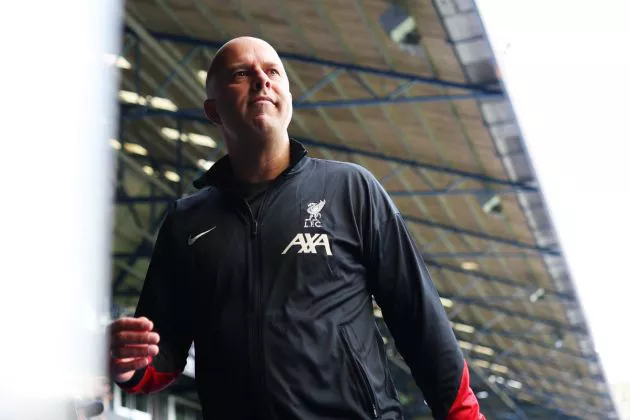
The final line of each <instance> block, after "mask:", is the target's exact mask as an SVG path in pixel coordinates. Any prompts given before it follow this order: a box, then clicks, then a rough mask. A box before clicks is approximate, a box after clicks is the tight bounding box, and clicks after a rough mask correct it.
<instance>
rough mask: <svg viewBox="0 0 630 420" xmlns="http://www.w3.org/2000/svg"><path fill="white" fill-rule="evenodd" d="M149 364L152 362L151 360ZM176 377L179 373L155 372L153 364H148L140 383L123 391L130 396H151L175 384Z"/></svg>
mask: <svg viewBox="0 0 630 420" xmlns="http://www.w3.org/2000/svg"><path fill="white" fill-rule="evenodd" d="M151 362H153V360H152V358H151ZM178 376H179V372H171V373H164V372H158V371H157V370H155V367H154V366H153V364H149V366H148V367H147V368H146V369H145V371H144V375H143V376H142V379H140V382H138V383H137V384H136V385H134V386H132V387H130V388H124V389H125V391H127V392H129V393H131V394H151V393H154V392H159V391H161V390H163V389H164V388H166V387H167V386H169V385H170V384H172V383H173V382H175V380H176V379H177V377H178Z"/></svg>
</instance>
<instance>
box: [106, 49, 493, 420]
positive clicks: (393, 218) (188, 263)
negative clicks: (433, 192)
mask: <svg viewBox="0 0 630 420" xmlns="http://www.w3.org/2000/svg"><path fill="white" fill-rule="evenodd" d="M207 92H208V98H209V99H208V100H207V101H206V102H205V104H204V109H205V113H206V115H207V117H208V119H209V120H210V121H212V122H213V123H214V124H217V125H218V126H219V127H220V128H221V131H222V134H223V137H224V139H225V143H226V145H227V149H228V155H227V156H226V157H224V158H222V159H220V160H219V161H218V162H217V163H216V164H215V165H214V166H213V167H212V168H211V169H210V170H209V171H208V172H206V173H205V174H204V175H203V176H202V177H200V178H199V179H197V180H196V181H195V186H196V187H198V188H199V189H200V191H198V192H197V193H195V194H193V195H191V196H189V197H186V198H182V199H180V200H178V201H177V202H176V203H175V205H174V207H173V209H172V210H171V211H170V212H169V213H168V215H167V216H166V218H165V221H164V223H163V226H162V227H161V229H160V232H159V235H158V238H157V241H156V244H155V250H154V254H153V257H152V260H151V264H150V266H149V270H148V273H147V277H146V281H145V283H144V286H143V289H142V293H141V296H140V301H139V303H138V307H137V310H136V318H124V319H120V320H118V321H116V322H114V323H113V324H112V326H111V331H112V333H111V334H112V336H111V338H112V371H113V374H114V379H115V380H116V381H117V382H118V383H119V385H120V386H121V387H122V388H124V389H126V390H127V391H128V392H145V393H150V392H156V391H158V390H161V389H163V388H165V387H166V386H168V385H169V384H170V383H172V382H173V381H174V380H175V379H176V378H177V376H178V375H179V374H180V373H181V371H182V370H183V368H184V366H185V364H186V357H187V354H188V349H189V347H190V345H191V343H192V342H194V343H195V353H196V357H195V362H196V363H195V367H196V375H195V376H196V382H197V387H198V392H199V395H200V399H201V402H202V406H203V414H204V418H206V419H234V420H236V419H279V420H284V419H400V418H402V414H401V411H402V410H401V405H400V403H399V401H398V397H397V393H396V390H395V387H394V383H393V381H392V376H391V374H390V372H389V370H388V367H387V358H386V354H385V349H384V346H383V341H382V339H381V337H380V335H379V332H378V330H377V328H376V325H375V322H374V317H373V311H372V309H373V306H372V296H374V297H375V299H376V301H377V302H378V304H379V305H380V307H381V309H382V312H383V314H384V319H385V321H386V322H387V324H388V327H389V329H390V330H391V332H392V334H393V336H394V338H395V342H396V346H397V348H398V349H399V351H400V353H401V354H402V355H403V357H404V359H405V361H406V362H407V364H408V365H409V366H410V368H411V370H412V373H413V377H414V378H415V380H416V382H417V384H418V385H419V386H420V388H421V389H422V391H423V394H424V396H425V399H426V401H427V403H428V405H429V407H430V408H431V410H432V413H433V416H434V417H435V418H437V419H450V420H463V419H466V420H468V419H473V420H478V419H483V416H482V415H481V414H480V413H479V406H478V403H477V400H476V398H475V396H474V394H473V392H472V390H471V389H470V387H469V380H468V369H467V366H466V363H465V361H464V358H463V357H462V354H461V352H460V350H459V347H458V344H457V341H456V339H455V336H454V334H453V332H452V330H451V327H450V324H449V321H448V318H447V316H446V314H445V311H444V309H443V307H442V305H441V303H440V299H439V297H438V295H437V293H436V291H435V288H434V286H433V284H432V282H431V279H430V276H429V273H428V271H427V269H426V267H425V265H424V263H423V261H422V259H421V257H420V255H419V253H418V250H417V249H416V247H415V245H414V242H413V239H412V237H411V236H410V234H409V233H408V231H407V229H406V226H405V223H404V221H403V220H402V218H401V217H400V214H399V213H398V210H397V209H396V207H395V206H394V204H393V202H392V201H391V200H390V199H389V197H388V195H387V194H386V193H385V191H384V190H383V188H382V187H381V186H380V185H379V183H378V182H377V181H376V180H375V178H374V177H373V176H372V175H371V174H370V173H369V172H368V171H367V170H365V169H363V168H361V167H359V166H357V165H353V164H349V163H341V162H332V161H325V160H319V159H311V158H309V157H307V156H306V151H305V150H304V148H303V147H302V146H301V145H300V144H299V143H297V142H295V141H293V140H291V139H290V138H289V135H288V132H287V130H288V126H289V122H290V120H291V115H292V105H291V100H292V97H291V93H290V91H289V81H288V78H287V75H286V72H285V70H284V67H283V65H282V62H281V60H280V58H279V57H278V55H277V53H276V52H275V50H274V49H273V48H272V47H271V46H270V45H269V44H267V43H266V42H264V41H262V40H259V39H256V38H250V37H241V38H236V39H234V40H232V41H230V42H228V43H226V44H225V45H224V46H223V47H222V48H221V49H220V50H219V51H218V52H217V54H216V56H215V58H214V60H213V62H212V64H211V66H210V69H209V71H208V81H207Z"/></svg>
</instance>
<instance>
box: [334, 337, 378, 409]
mask: <svg viewBox="0 0 630 420" xmlns="http://www.w3.org/2000/svg"><path fill="white" fill-rule="evenodd" d="M339 331H340V332H341V341H342V342H343V346H344V349H345V351H346V354H347V356H348V358H349V359H350V362H351V363H352V368H353V370H354V374H355V377H356V379H358V381H359V385H360V387H361V391H362V392H363V394H364V395H365V400H366V401H365V402H366V403H367V404H368V407H369V409H370V413H371V415H372V417H373V418H375V419H378V417H379V410H378V405H377V403H376V395H375V392H374V388H373V387H372V384H371V383H370V380H369V377H368V374H367V371H366V369H365V366H364V365H363V363H362V362H361V359H360V358H359V357H358V355H357V354H356V352H355V350H354V348H353V347H352V344H351V341H350V337H349V336H348V332H347V331H346V329H345V328H344V327H343V326H342V327H340V328H339Z"/></svg>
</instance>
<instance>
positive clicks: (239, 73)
mask: <svg viewBox="0 0 630 420" xmlns="http://www.w3.org/2000/svg"><path fill="white" fill-rule="evenodd" d="M246 76H247V72H246V71H245V70H241V71H237V72H236V73H234V77H246Z"/></svg>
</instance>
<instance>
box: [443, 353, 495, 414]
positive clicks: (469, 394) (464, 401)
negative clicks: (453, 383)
mask: <svg viewBox="0 0 630 420" xmlns="http://www.w3.org/2000/svg"><path fill="white" fill-rule="evenodd" d="M446 420H486V418H485V417H484V415H483V414H481V412H480V411H479V401H477V397H476V396H475V393H474V392H473V390H472V389H471V388H470V377H469V374H468V364H467V363H466V361H464V369H463V372H462V380H461V383H460V384H459V391H458V392H457V397H456V398H455V401H454V402H453V405H452V406H451V409H450V411H449V412H448V416H446Z"/></svg>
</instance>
